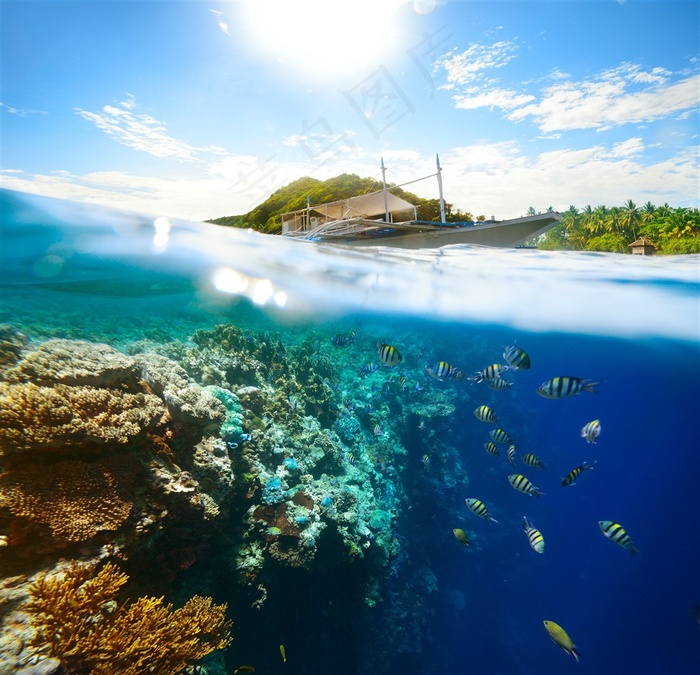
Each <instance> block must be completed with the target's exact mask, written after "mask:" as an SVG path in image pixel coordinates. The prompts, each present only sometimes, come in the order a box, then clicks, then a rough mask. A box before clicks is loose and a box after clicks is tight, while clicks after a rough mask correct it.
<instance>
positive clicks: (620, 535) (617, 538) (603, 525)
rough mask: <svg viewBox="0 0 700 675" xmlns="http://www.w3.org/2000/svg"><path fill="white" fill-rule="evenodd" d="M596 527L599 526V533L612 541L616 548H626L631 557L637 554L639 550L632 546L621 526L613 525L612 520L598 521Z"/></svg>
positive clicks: (629, 538)
mask: <svg viewBox="0 0 700 675" xmlns="http://www.w3.org/2000/svg"><path fill="white" fill-rule="evenodd" d="M598 525H599V526H600V531H601V532H602V533H603V534H604V535H605V536H606V537H607V538H608V539H610V541H614V542H615V543H616V544H617V545H618V546H622V548H626V549H627V550H628V551H629V552H630V553H631V554H632V555H637V553H639V549H638V548H636V547H635V546H634V544H633V543H632V539H631V537H630V536H629V534H627V531H626V530H625V528H624V527H622V525H620V524H619V523H613V521H612V520H599V521H598Z"/></svg>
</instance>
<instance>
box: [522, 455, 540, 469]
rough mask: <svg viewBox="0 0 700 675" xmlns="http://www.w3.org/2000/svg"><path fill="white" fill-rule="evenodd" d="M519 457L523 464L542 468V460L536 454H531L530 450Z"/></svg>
mask: <svg viewBox="0 0 700 675" xmlns="http://www.w3.org/2000/svg"><path fill="white" fill-rule="evenodd" d="M520 459H522V461H523V463H524V464H527V465H528V466H531V467H534V468H537V469H544V462H543V461H542V460H541V459H540V458H539V457H537V456H535V455H533V454H532V453H531V452H526V453H525V454H524V455H523V456H522V457H521V458H520Z"/></svg>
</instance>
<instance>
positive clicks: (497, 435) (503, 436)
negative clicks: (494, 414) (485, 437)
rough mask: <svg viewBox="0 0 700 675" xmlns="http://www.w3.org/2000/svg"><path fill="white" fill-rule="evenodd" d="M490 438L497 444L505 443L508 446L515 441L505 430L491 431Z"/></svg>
mask: <svg viewBox="0 0 700 675" xmlns="http://www.w3.org/2000/svg"><path fill="white" fill-rule="evenodd" d="M489 436H491V438H492V439H493V440H494V441H496V443H505V444H506V445H510V444H512V443H513V439H512V438H511V437H510V436H509V435H508V434H507V433H506V432H505V431H504V430H503V429H492V430H491V431H489Z"/></svg>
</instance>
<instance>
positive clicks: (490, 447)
mask: <svg viewBox="0 0 700 675" xmlns="http://www.w3.org/2000/svg"><path fill="white" fill-rule="evenodd" d="M484 450H486V452H488V453H489V455H496V457H498V456H499V455H500V454H501V453H500V452H499V451H498V446H497V445H496V444H495V443H494V442H493V441H489V442H488V443H484Z"/></svg>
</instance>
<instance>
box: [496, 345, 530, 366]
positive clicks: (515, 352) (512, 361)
mask: <svg viewBox="0 0 700 675" xmlns="http://www.w3.org/2000/svg"><path fill="white" fill-rule="evenodd" d="M503 359H504V361H505V362H506V363H507V364H508V367H509V368H512V369H513V370H529V369H530V355H529V354H528V353H527V352H526V351H525V350H524V349H521V348H520V347H518V346H517V345H513V346H512V347H504V349H503Z"/></svg>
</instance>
